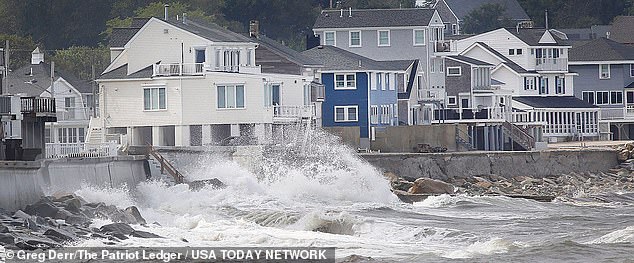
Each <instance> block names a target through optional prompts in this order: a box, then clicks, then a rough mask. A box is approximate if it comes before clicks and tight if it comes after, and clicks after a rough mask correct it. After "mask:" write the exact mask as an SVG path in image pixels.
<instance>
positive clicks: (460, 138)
mask: <svg viewBox="0 0 634 263" xmlns="http://www.w3.org/2000/svg"><path fill="white" fill-rule="evenodd" d="M472 141H473V140H472V138H471V135H469V134H468V133H466V132H464V131H463V130H461V129H460V128H459V126H458V125H456V144H458V145H461V146H463V147H465V148H467V150H469V151H473V150H475V149H476V148H475V147H474V146H473V143H472Z"/></svg>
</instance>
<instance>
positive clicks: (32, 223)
mask: <svg viewBox="0 0 634 263" xmlns="http://www.w3.org/2000/svg"><path fill="white" fill-rule="evenodd" d="M23 225H24V227H26V228H28V229H31V230H33V231H39V230H40V226H38V225H37V223H36V222H35V220H33V219H32V218H27V219H24V224H23Z"/></svg>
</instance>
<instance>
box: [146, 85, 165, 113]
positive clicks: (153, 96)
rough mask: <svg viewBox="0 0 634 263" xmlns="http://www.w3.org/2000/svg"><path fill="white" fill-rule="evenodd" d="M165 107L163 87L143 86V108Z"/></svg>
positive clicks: (155, 108)
mask: <svg viewBox="0 0 634 263" xmlns="http://www.w3.org/2000/svg"><path fill="white" fill-rule="evenodd" d="M164 109H167V105H166V100H165V87H152V88H143V110H164Z"/></svg>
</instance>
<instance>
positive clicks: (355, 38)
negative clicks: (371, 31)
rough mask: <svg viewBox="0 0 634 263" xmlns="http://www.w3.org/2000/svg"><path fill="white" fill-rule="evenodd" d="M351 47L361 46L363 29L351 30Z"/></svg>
mask: <svg viewBox="0 0 634 263" xmlns="http://www.w3.org/2000/svg"><path fill="white" fill-rule="evenodd" d="M349 43H350V45H349V46H350V47H360V46H361V31H350V42H349Z"/></svg>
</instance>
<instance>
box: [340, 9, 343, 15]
mask: <svg viewBox="0 0 634 263" xmlns="http://www.w3.org/2000/svg"><path fill="white" fill-rule="evenodd" d="M339 17H343V8H342V9H339Z"/></svg>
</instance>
